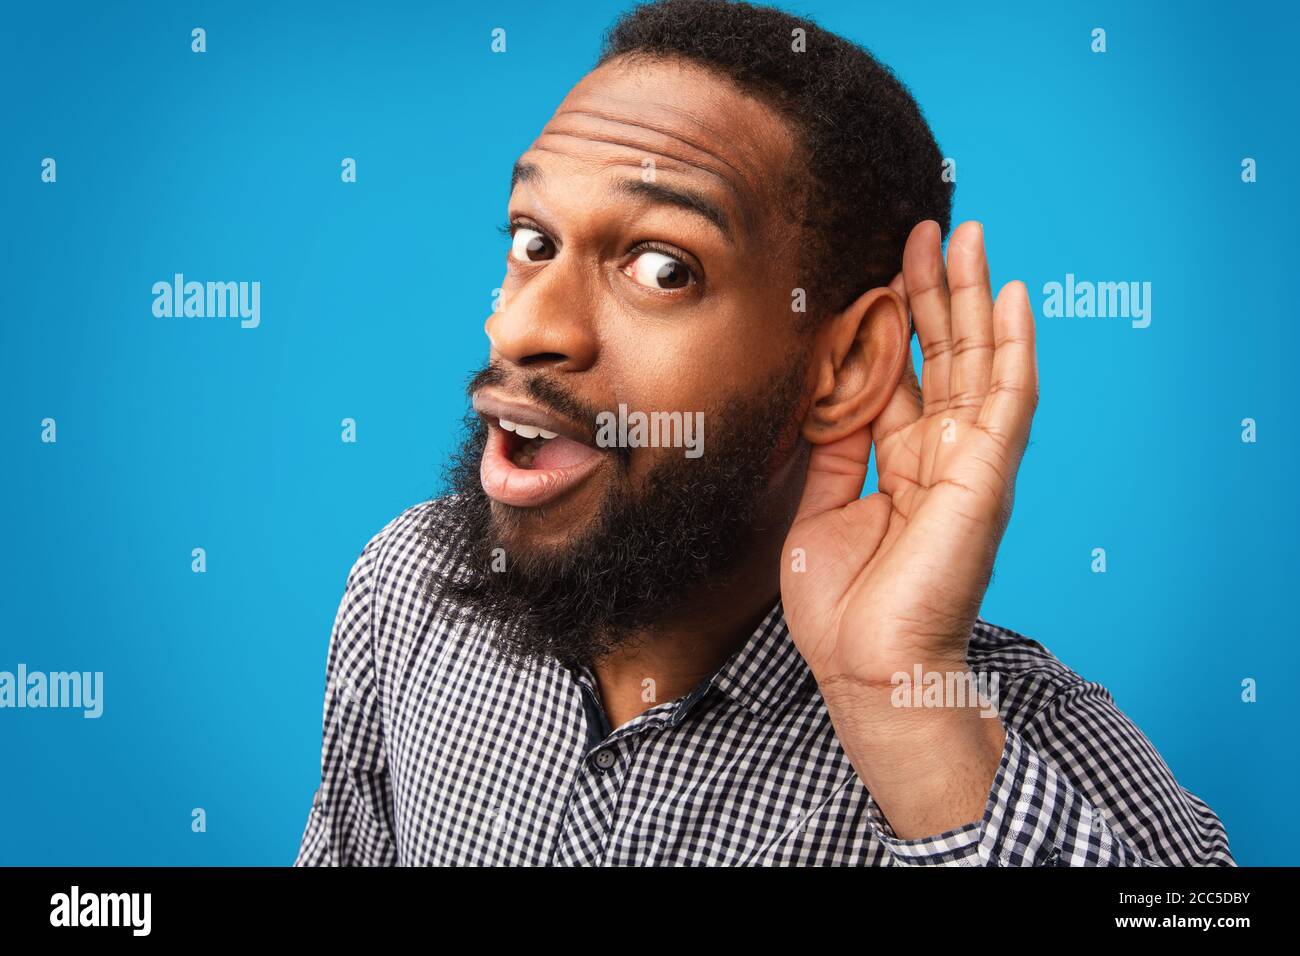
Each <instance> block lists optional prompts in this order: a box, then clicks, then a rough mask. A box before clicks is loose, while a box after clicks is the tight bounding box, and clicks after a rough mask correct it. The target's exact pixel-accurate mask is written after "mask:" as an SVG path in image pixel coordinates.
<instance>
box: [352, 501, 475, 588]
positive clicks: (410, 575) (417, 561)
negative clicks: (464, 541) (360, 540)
mask: <svg viewBox="0 0 1300 956" xmlns="http://www.w3.org/2000/svg"><path fill="white" fill-rule="evenodd" d="M450 502H451V498H450V497H443V498H430V499H427V500H425V501H421V502H418V503H417V504H414V505H411V506H410V507H409V508H406V509H405V510H404V511H402V512H401V513H400V514H398V515H397V516H396V517H394V518H393V519H392V520H390V521H389V522H388V523H387V524H385V525H384V526H383V527H382V528H380V529H379V530H378V531H377V532H375V533H374V534H373V535H371V537H370V539H369V540H368V541H367V542H366V544H365V547H364V548H362V549H361V554H360V555H358V557H357V559H356V562H355V564H354V565H353V569H352V574H351V576H352V577H355V578H356V579H357V583H358V584H359V585H363V586H366V587H367V589H370V588H377V589H379V590H381V591H382V590H387V589H389V588H391V587H393V586H398V587H403V588H404V587H405V586H409V585H414V584H415V583H416V582H418V581H419V579H420V577H421V576H422V575H423V574H424V573H425V572H426V571H427V570H428V568H429V567H430V566H431V565H437V564H439V563H440V562H443V561H445V560H448V558H449V555H448V554H447V551H448V549H447V548H446V547H445V545H444V544H443V541H444V538H445V536H444V535H443V534H441V533H440V529H441V527H442V523H441V519H442V518H443V517H444V516H445V515H446V513H447V510H448V507H447V506H448V505H449V504H450Z"/></svg>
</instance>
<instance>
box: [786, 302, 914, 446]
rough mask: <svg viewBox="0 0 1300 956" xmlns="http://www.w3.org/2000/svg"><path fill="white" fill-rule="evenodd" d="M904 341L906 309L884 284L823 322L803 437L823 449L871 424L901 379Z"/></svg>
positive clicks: (906, 335) (905, 355)
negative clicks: (821, 446) (813, 383)
mask: <svg viewBox="0 0 1300 956" xmlns="http://www.w3.org/2000/svg"><path fill="white" fill-rule="evenodd" d="M910 343H911V330H910V327H909V325H908V320H907V309H906V308H905V307H904V305H903V300H902V299H900V298H899V296H898V293H896V292H895V291H894V290H893V289H890V288H887V287H885V286H880V287H878V288H875V289H872V290H871V291H869V292H864V293H863V294H862V295H860V296H859V297H858V298H857V299H855V300H854V302H853V303H852V304H851V305H850V306H849V307H848V308H847V309H845V310H844V311H843V312H840V313H839V314H838V315H835V316H832V317H831V318H830V319H829V320H827V321H826V322H825V323H823V325H822V327H821V328H820V329H818V330H817V333H816V336H815V339H814V342H813V348H812V366H811V369H810V375H815V379H816V386H815V387H814V389H813V394H812V405H811V406H810V408H809V410H808V415H807V417H806V418H805V419H804V423H803V437H804V438H806V439H807V440H808V441H809V442H811V443H812V444H814V445H824V444H828V443H830V442H833V441H838V440H839V439H841V438H843V437H845V436H846V435H851V434H853V433H854V432H855V431H857V430H858V429H860V428H862V427H863V426H864V425H866V424H868V423H869V422H871V421H874V420H875V418H876V417H877V416H878V415H879V414H880V413H881V412H882V411H884V410H885V406H886V405H888V404H889V400H890V398H892V397H893V394H894V391H895V390H896V389H897V388H898V383H899V382H900V381H901V380H902V377H903V370H904V369H905V368H906V366H907V359H908V349H909V348H910Z"/></svg>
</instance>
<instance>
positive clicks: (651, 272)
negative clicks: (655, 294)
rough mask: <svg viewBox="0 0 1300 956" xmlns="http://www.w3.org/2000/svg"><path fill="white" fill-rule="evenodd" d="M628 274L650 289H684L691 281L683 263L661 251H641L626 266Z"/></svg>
mask: <svg viewBox="0 0 1300 956" xmlns="http://www.w3.org/2000/svg"><path fill="white" fill-rule="evenodd" d="M627 271H628V275H630V276H631V277H632V278H633V279H634V280H636V282H637V283H639V284H640V285H643V286H648V287H649V288H651V289H684V288H686V286H688V285H690V283H691V270H690V269H689V268H687V267H686V265H685V263H682V262H679V261H678V260H676V259H674V258H673V257H672V256H668V255H664V254H663V253H662V252H643V253H641V255H639V256H637V257H636V259H635V260H633V261H632V263H631V264H630V265H629V266H628V270H627Z"/></svg>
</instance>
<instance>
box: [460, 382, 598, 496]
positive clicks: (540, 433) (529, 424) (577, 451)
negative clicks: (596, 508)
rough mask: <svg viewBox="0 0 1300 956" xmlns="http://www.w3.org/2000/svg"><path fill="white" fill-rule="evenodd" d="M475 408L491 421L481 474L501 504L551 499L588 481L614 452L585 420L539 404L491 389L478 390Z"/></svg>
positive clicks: (487, 421) (486, 419)
mask: <svg viewBox="0 0 1300 956" xmlns="http://www.w3.org/2000/svg"><path fill="white" fill-rule="evenodd" d="M474 408H475V410H476V411H477V412H478V413H479V415H481V416H482V417H483V419H484V421H485V422H486V423H487V426H488V440H487V445H486V446H485V447H484V449H483V460H482V462H481V464H480V467H479V479H480V481H481V483H482V485H483V490H484V491H485V492H486V493H487V495H488V497H490V498H491V499H492V500H493V501H496V502H498V503H500V504H503V505H511V506H513V507H517V508H532V507H537V506H540V505H547V504H551V503H553V502H555V501H556V500H558V499H560V498H561V497H563V496H564V495H565V494H567V493H568V492H570V491H572V490H574V489H576V488H577V487H578V486H579V485H581V484H582V483H583V482H585V481H586V479H587V478H588V477H589V476H590V475H591V474H592V473H593V472H595V471H596V470H597V469H598V468H599V467H600V465H601V463H602V462H603V461H605V460H606V459H607V458H608V457H609V456H608V455H604V454H602V453H601V452H600V450H599V449H597V448H596V446H595V445H594V444H593V443H592V439H591V438H590V437H589V435H588V433H587V431H586V430H585V429H584V428H582V427H581V426H580V425H577V424H575V423H571V422H568V421H562V420H561V419H559V418H557V417H555V416H552V415H550V414H548V413H547V412H546V411H544V410H543V409H541V408H538V407H537V406H535V405H531V404H529V403H521V402H518V401H513V400H511V399H509V398H506V397H505V396H501V395H497V394H493V393H491V392H490V391H487V392H482V393H478V394H476V395H475V396H474Z"/></svg>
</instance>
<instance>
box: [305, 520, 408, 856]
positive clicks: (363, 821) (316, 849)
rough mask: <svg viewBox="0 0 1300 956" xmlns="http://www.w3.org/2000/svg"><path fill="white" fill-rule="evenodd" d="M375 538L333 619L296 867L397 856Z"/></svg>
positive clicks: (356, 567) (359, 560)
mask: <svg viewBox="0 0 1300 956" xmlns="http://www.w3.org/2000/svg"><path fill="white" fill-rule="evenodd" d="M377 538H378V536H376V539H377ZM376 539H372V540H371V541H370V543H369V544H367V545H366V548H365V550H363V551H362V553H361V556H360V557H359V558H357V560H356V562H355V563H354V564H353V566H352V570H351V571H350V572H349V574H348V579H347V586H346V588H345V589H344V593H343V599H342V601H341V602H340V603H339V609H338V613H337V615H336V616H335V618H334V628H333V631H332V632H331V634H330V645H329V656H328V659H327V662H326V667H325V677H326V680H325V715H324V729H323V734H322V738H323V739H322V745H321V780H320V786H319V787H318V788H317V790H316V794H315V796H314V797H313V799H312V806H311V810H310V811H309V813H308V816H307V826H306V828H305V829H304V830H303V834H302V841H301V844H300V846H299V849H298V856H297V858H296V859H295V860H294V866H393V865H395V864H396V862H397V850H396V846H395V843H394V840H393V836H392V834H393V824H392V793H391V788H390V784H389V775H388V764H387V757H386V754H385V749H384V737H383V720H382V711H381V709H380V704H379V692H378V685H377V683H376V679H375V665H374V645H373V641H372V637H373V627H372V620H373V617H372V605H373V591H372V579H373V562H374V560H375V558H376V550H377V540H376Z"/></svg>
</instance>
